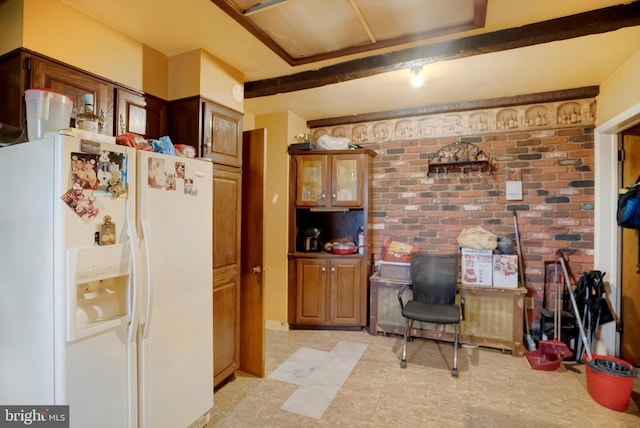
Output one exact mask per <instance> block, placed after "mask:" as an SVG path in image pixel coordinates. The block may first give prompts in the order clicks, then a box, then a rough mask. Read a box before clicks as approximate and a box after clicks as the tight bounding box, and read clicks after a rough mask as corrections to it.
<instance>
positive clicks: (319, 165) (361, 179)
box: [288, 150, 375, 328]
mask: <svg viewBox="0 0 640 428" xmlns="http://www.w3.org/2000/svg"><path fill="white" fill-rule="evenodd" d="M289 154H290V171H291V180H292V181H291V182H292V183H295V184H294V185H292V186H291V188H290V192H289V241H288V248H289V252H288V253H289V254H288V271H289V285H288V290H289V291H288V300H289V302H288V308H289V313H288V321H289V324H290V325H291V326H292V327H293V328H296V327H298V328H318V327H323V326H324V327H326V326H332V327H343V328H347V327H353V328H360V327H364V326H365V325H366V324H367V278H368V277H369V274H370V271H371V265H372V252H371V249H370V248H369V247H368V245H367V244H368V243H370V242H371V232H370V227H369V224H370V221H371V208H370V194H371V183H370V177H371V170H372V165H373V158H374V157H375V152H373V151H371V150H291V151H290V152H289ZM359 233H361V234H362V238H364V246H362V247H361V248H359V250H360V251H358V252H355V253H353V254H333V253H331V252H328V251H326V250H325V245H326V244H327V243H331V242H336V241H344V242H350V243H352V244H355V243H357V242H358V235H359Z"/></svg>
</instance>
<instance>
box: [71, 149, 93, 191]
mask: <svg viewBox="0 0 640 428" xmlns="http://www.w3.org/2000/svg"><path fill="white" fill-rule="evenodd" d="M97 164H98V156H97V155H92V154H87V153H71V179H72V180H73V184H74V185H78V186H80V187H81V188H82V189H90V190H95V189H97V188H98V171H97V168H98V166H97Z"/></svg>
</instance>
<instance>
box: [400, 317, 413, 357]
mask: <svg viewBox="0 0 640 428" xmlns="http://www.w3.org/2000/svg"><path fill="white" fill-rule="evenodd" d="M412 328H413V320H412V319H408V320H407V327H406V329H405V330H404V338H403V339H402V360H401V361H400V367H402V368H403V369H406V368H407V339H408V337H409V335H410V334H409V333H410V332H411V329H412Z"/></svg>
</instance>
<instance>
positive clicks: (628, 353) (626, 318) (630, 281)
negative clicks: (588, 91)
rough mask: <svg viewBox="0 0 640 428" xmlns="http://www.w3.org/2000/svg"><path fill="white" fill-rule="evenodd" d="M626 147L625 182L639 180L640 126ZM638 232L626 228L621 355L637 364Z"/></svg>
mask: <svg viewBox="0 0 640 428" xmlns="http://www.w3.org/2000/svg"><path fill="white" fill-rule="evenodd" d="M622 146H623V147H622V148H623V150H624V152H625V160H624V162H623V164H622V185H623V186H628V185H630V184H633V183H635V181H636V180H637V178H638V176H639V175H640V126H636V127H635V128H632V129H631V130H629V131H627V132H625V133H624V134H623V143H622ZM638 233H639V231H637V230H633V229H625V228H623V229H622V261H621V264H622V265H621V275H620V277H621V278H620V280H621V287H620V293H621V298H620V314H619V317H620V322H621V325H622V333H621V335H620V357H621V358H622V359H623V360H625V361H628V362H630V363H632V364H634V365H636V366H639V365H640V346H638V344H639V343H640V312H639V311H638V307H640V287H639V286H638V284H640V274H638V273H636V270H637V269H638V268H637V266H636V265H637V264H638Z"/></svg>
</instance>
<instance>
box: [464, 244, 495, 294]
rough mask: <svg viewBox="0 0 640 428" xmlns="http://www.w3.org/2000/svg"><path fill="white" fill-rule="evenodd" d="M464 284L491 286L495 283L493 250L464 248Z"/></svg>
mask: <svg viewBox="0 0 640 428" xmlns="http://www.w3.org/2000/svg"><path fill="white" fill-rule="evenodd" d="M460 266H461V271H462V275H461V276H462V284H464V285H475V286H478V287H491V285H492V284H493V252H492V251H491V250H474V249H471V248H463V249H462V263H461V264H460Z"/></svg>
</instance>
